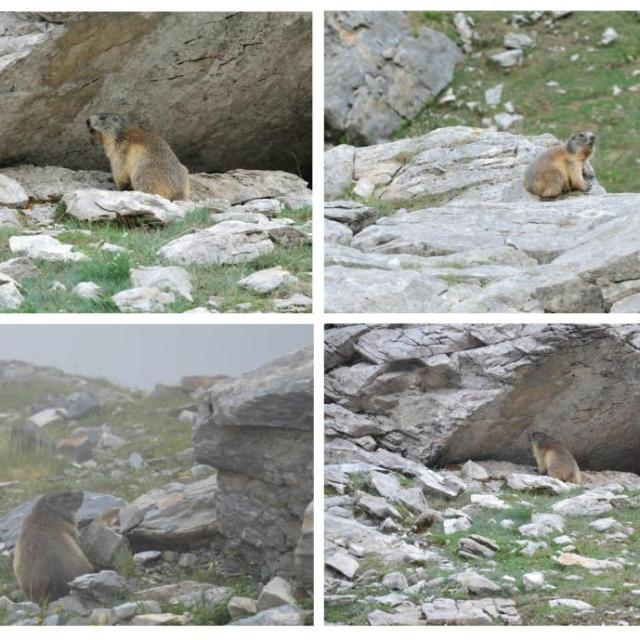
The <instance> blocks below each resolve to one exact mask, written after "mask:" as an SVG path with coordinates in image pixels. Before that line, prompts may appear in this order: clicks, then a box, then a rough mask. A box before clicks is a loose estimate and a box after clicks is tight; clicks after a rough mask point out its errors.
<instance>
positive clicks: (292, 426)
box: [195, 349, 313, 578]
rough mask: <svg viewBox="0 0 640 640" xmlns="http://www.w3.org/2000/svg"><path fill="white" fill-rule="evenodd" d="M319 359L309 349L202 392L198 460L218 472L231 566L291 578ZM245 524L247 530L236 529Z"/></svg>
mask: <svg viewBox="0 0 640 640" xmlns="http://www.w3.org/2000/svg"><path fill="white" fill-rule="evenodd" d="M312 365H313V361H312V350H311V349H304V350H301V351H298V352H296V353H293V354H290V355H288V356H285V357H284V358H281V359H279V360H276V361H273V362H271V363H268V364H266V365H264V366H263V367H261V368H259V369H256V370H255V371H252V372H249V373H246V374H244V375H242V376H239V377H237V378H228V379H225V380H221V381H220V382H219V383H218V384H216V385H215V386H213V387H212V388H211V389H210V391H208V392H207V394H206V395H205V397H204V398H203V404H204V405H205V406H207V407H209V409H208V410H207V411H206V412H205V413H204V414H203V415H202V416H201V418H200V420H199V421H198V423H197V424H196V428H195V459H196V461H197V462H199V463H203V464H208V465H211V466H213V467H215V468H216V469H217V470H218V475H217V479H218V480H217V481H218V490H217V496H216V505H215V511H216V518H217V519H216V522H217V524H218V525H219V527H220V533H221V534H222V536H223V538H224V542H223V546H222V549H223V551H222V556H223V557H225V558H226V562H227V563H228V565H227V570H229V571H230V572H231V571H239V570H241V568H245V569H246V567H247V566H252V567H261V568H262V570H263V572H264V573H263V575H265V576H267V577H273V576H274V575H279V576H281V577H284V578H290V577H291V576H292V575H293V573H294V571H295V567H294V565H295V558H294V552H295V548H296V545H297V543H298V540H299V538H300V533H301V525H302V522H303V516H304V513H305V510H306V509H307V507H308V504H309V502H310V501H311V497H312V477H313V474H312V471H311V470H312V465H313V438H312V431H313V366H312ZM240 530H242V531H243V532H244V533H243V535H242V536H238V535H237V532H238V531H240Z"/></svg>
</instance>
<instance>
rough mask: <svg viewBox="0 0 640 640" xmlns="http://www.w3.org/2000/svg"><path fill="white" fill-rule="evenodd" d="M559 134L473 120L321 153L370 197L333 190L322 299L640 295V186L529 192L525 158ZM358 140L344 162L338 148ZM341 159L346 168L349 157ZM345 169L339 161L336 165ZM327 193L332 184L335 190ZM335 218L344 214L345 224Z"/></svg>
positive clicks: (579, 308) (441, 304) (549, 299)
mask: <svg viewBox="0 0 640 640" xmlns="http://www.w3.org/2000/svg"><path fill="white" fill-rule="evenodd" d="M555 142H557V141H556V140H555V139H554V138H552V137H551V136H548V135H544V136H537V137H534V138H525V137H522V136H516V135H513V134H509V133H504V132H492V131H489V130H483V129H472V128H468V127H451V128H445V129H438V130H436V131H433V132H432V133H429V134H427V135H425V136H422V137H420V138H414V139H408V140H401V141H398V142H393V143H389V144H384V145H378V146H376V147H367V148H363V149H355V148H352V147H344V146H341V147H336V148H335V149H333V150H331V151H329V152H328V153H327V154H326V161H327V166H333V169H332V171H331V172H328V173H327V177H328V179H329V180H330V182H331V183H332V182H334V181H335V184H337V185H339V186H340V188H342V189H343V190H344V185H345V184H346V185H348V186H350V187H352V188H353V191H354V193H356V194H357V195H360V196H361V197H363V198H368V200H367V202H369V203H372V202H373V203H375V200H379V201H380V203H381V205H384V207H386V208H387V210H388V209H389V208H391V210H392V211H393V212H394V213H392V214H391V215H380V213H379V212H378V211H377V210H376V209H374V208H372V207H371V206H365V205H362V204H361V203H357V202H351V201H344V200H343V201H334V202H329V203H327V206H326V212H325V215H326V217H327V218H328V219H329V220H330V223H329V224H330V226H329V227H328V229H329V230H328V231H327V232H326V234H327V235H326V237H327V238H328V240H327V242H326V246H325V262H326V277H325V309H326V311H328V312H366V311H369V312H390V311H394V312H436V313H437V312H471V313H474V312H476V313H480V312H507V313H508V312H609V311H610V312H624V311H627V312H630V311H635V310H637V309H638V308H640V268H638V266H637V265H638V261H637V256H638V253H639V252H640V244H638V242H637V241H636V240H635V238H637V237H638V234H635V233H634V232H633V229H634V228H635V225H636V224H637V219H636V216H635V211H636V210H637V208H638V206H639V205H640V196H639V195H638V194H633V193H628V194H625V193H616V194H606V193H605V192H604V189H603V188H602V187H601V186H600V185H599V184H598V183H597V182H594V184H593V185H592V187H591V189H590V191H589V192H588V193H586V194H576V193H574V194H571V195H570V196H568V197H564V198H561V199H558V200H554V201H548V202H542V201H540V200H539V199H538V198H536V197H535V196H533V195H531V194H529V193H527V192H526V191H525V190H524V188H523V186H522V175H523V172H524V169H525V167H526V166H527V164H528V163H529V162H530V160H531V159H532V158H533V157H534V156H535V155H536V154H537V153H538V152H539V151H540V150H542V149H544V148H546V147H548V146H550V145H552V144H554V143H555ZM347 151H349V152H350V153H352V155H353V162H352V163H351V164H350V165H349V166H347V165H346V164H344V165H339V164H335V163H333V162H332V154H336V155H337V154H342V155H344V154H345V153H346V152H347ZM341 167H342V168H341ZM337 172H341V173H340V175H337ZM327 186H328V187H329V191H328V193H329V196H330V197H331V196H338V195H339V194H337V193H336V192H335V190H334V191H333V192H332V191H331V187H330V185H327ZM337 225H341V226H337Z"/></svg>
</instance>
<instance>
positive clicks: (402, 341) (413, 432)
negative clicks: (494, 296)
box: [325, 324, 640, 473]
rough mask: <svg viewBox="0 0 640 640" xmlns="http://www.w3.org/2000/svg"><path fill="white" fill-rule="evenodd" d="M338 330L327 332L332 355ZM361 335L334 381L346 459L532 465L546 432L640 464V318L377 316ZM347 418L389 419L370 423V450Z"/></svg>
mask: <svg viewBox="0 0 640 640" xmlns="http://www.w3.org/2000/svg"><path fill="white" fill-rule="evenodd" d="M336 332H339V333H343V329H342V328H335V329H330V330H328V331H327V332H326V341H327V349H328V352H329V353H333V352H334V346H333V345H334V344H335V343H336V337H335V336H334V333H336ZM349 340H350V344H351V350H350V355H347V357H346V358H344V359H341V360H340V361H335V360H334V362H335V364H334V366H332V368H331V369H330V371H328V373H327V375H326V381H325V388H326V396H327V402H328V403H329V406H328V414H329V415H330V416H334V417H335V419H333V420H332V421H330V425H332V426H331V430H330V431H327V435H328V436H329V437H330V438H331V439H333V440H334V441H335V443H336V447H335V452H336V453H335V455H334V458H336V456H338V454H339V451H340V450H343V451H345V453H346V456H347V460H348V461H354V460H358V461H364V462H369V463H374V464H375V463H377V462H380V461H381V460H382V458H381V455H382V453H381V452H384V456H385V459H387V458H389V453H388V452H392V453H394V454H401V455H403V456H406V457H407V458H409V459H411V460H414V461H419V462H421V463H422V464H427V465H444V464H447V463H463V462H465V461H467V460H479V459H483V458H484V459H496V460H504V461H511V462H515V463H519V464H527V463H528V464H531V463H532V462H533V457H532V454H531V448H530V444H529V442H528V433H529V432H530V431H531V430H538V431H544V432H546V433H549V434H550V435H552V436H555V437H557V438H558V439H560V440H561V441H562V442H564V443H565V444H566V445H567V446H568V447H569V449H570V450H571V451H572V453H573V454H574V455H575V457H576V460H577V461H578V464H579V465H580V467H581V468H582V469H586V470H589V471H591V470H604V469H607V470H617V471H631V472H634V473H637V472H638V471H640V463H639V462H638V459H637V456H636V455H635V453H634V452H636V451H637V450H638V447H640V432H639V431H638V429H636V427H635V417H634V416H635V413H636V411H637V402H636V393H635V387H634V385H635V380H637V377H638V375H640V332H639V331H638V327H637V326H633V325H614V326H602V325H569V324H562V325H561V324H555V325H554V324H551V325H535V324H529V325H498V326H495V325H406V326H386V325H376V326H370V327H368V329H366V330H363V328H362V326H361V327H360V330H359V332H358V333H356V334H352V335H351V336H350V338H349ZM594 389H596V390H597V393H594ZM336 405H337V407H339V411H336V408H335V407H336ZM338 416H339V417H340V423H341V424H344V425H356V424H361V425H363V426H366V425H367V424H368V425H369V427H370V429H374V428H376V427H378V428H377V430H376V431H372V430H370V431H369V433H375V437H376V441H377V444H378V445H379V447H380V448H379V449H378V451H377V452H375V453H369V452H367V451H365V450H364V449H361V448H360V445H359V441H360V439H361V438H362V433H364V432H363V431H362V430H357V431H350V430H349V429H347V428H341V427H340V424H338V423H337V417H338ZM347 418H349V420H348V421H347ZM382 425H387V427H386V428H385V429H380V428H379V427H380V426H382ZM338 429H341V430H340V431H338ZM611 442H617V443H619V446H616V447H612V446H610V443H611ZM347 444H348V445H349V446H347ZM332 450H333V448H332Z"/></svg>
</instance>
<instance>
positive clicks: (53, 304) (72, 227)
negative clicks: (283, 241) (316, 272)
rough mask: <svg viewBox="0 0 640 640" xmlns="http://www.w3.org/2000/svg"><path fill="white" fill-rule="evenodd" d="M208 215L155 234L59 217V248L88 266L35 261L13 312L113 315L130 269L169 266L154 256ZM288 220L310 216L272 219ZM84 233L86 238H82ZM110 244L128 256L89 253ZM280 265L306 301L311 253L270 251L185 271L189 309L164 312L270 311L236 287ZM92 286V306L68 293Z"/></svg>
mask: <svg viewBox="0 0 640 640" xmlns="http://www.w3.org/2000/svg"><path fill="white" fill-rule="evenodd" d="M209 217H210V211H208V210H206V209H196V210H194V211H192V212H190V213H189V214H188V215H187V216H186V217H185V218H184V219H183V220H180V221H177V222H173V223H171V224H169V225H167V226H166V227H164V228H161V229H148V228H144V227H132V228H129V229H126V228H123V227H122V226H120V225H117V224H113V223H98V224H90V223H80V222H77V221H75V220H73V219H71V218H69V217H66V216H64V214H63V213H61V218H63V220H64V224H65V226H66V227H67V230H66V231H65V232H64V233H62V234H61V235H59V236H57V238H58V240H60V241H61V242H66V243H70V244H73V245H74V246H75V247H76V248H77V250H79V251H82V252H83V253H86V254H87V255H88V256H89V260H86V261H83V262H75V263H70V264H64V263H52V262H46V261H44V260H37V261H35V263H36V264H37V266H38V267H39V269H40V271H41V274H40V275H39V276H38V277H36V278H24V279H23V281H22V285H23V288H24V296H25V302H24V303H23V305H22V306H21V307H20V309H18V310H17V311H18V312H23V313H35V312H38V313H61V312H64V313H87V312H104V313H111V312H118V308H117V307H116V306H115V304H114V303H113V302H112V300H111V296H112V295H113V294H114V293H117V292H118V291H121V290H123V289H128V288H130V287H132V286H133V285H132V284H131V282H130V280H129V271H130V269H132V268H134V267H137V266H152V265H163V264H164V265H167V266H168V265H169V263H167V262H165V261H162V260H160V259H159V258H158V257H157V256H156V252H157V250H158V249H159V248H160V247H162V246H163V245H164V244H166V243H167V242H169V241H171V240H173V239H174V238H177V237H180V236H182V235H185V234H187V233H190V232H192V231H196V230H198V229H204V228H207V227H210V226H211V222H209ZM278 217H282V218H293V219H295V220H296V221H297V222H305V221H307V220H310V219H311V211H310V210H309V209H302V210H299V211H291V210H289V209H285V210H283V212H282V213H281V214H280V215H279V216H278ZM87 232H89V233H87ZM13 235H16V231H15V229H7V228H0V261H3V260H7V259H9V258H12V257H14V256H13V254H12V253H11V251H10V250H9V248H8V245H9V238H10V237H11V236H13ZM98 242H110V243H112V244H117V245H120V246H122V247H124V248H125V249H129V250H130V253H116V254H114V253H109V252H106V251H101V250H99V249H95V248H91V246H90V245H91V244H96V243H98ZM277 265H280V266H282V267H284V268H285V269H287V270H289V271H290V272H291V273H292V274H293V275H294V276H297V277H298V278H299V279H300V283H299V284H298V286H297V289H299V290H301V291H302V292H303V293H305V294H307V295H309V296H310V295H311V277H310V273H311V247H310V246H303V247H290V248H280V247H278V248H276V250H275V251H274V252H273V253H271V254H269V255H267V256H263V257H262V258H259V259H257V260H253V261H252V262H248V263H245V264H241V265H228V266H221V267H218V266H202V265H192V266H187V267H185V268H186V270H187V271H188V272H189V274H190V276H191V279H192V282H193V286H194V291H195V293H194V301H193V303H189V302H187V301H186V300H183V299H182V298H180V297H177V299H176V302H175V303H173V304H172V305H169V306H168V308H167V311H169V312H182V311H186V310H187V309H191V308H194V307H197V306H206V303H207V300H208V299H209V298H211V297H216V298H218V299H219V311H228V310H230V309H231V308H232V307H234V306H235V305H237V304H240V303H245V302H250V303H251V305H252V309H251V311H270V310H271V306H272V305H271V301H272V299H273V297H270V296H262V295H259V294H256V293H251V292H249V291H245V290H243V289H241V288H240V287H238V284H237V283H238V281H239V280H240V279H242V278H244V277H245V276H248V275H250V274H251V273H253V272H255V271H257V270H259V269H266V268H269V267H274V266H277ZM56 281H58V282H61V283H62V284H64V285H65V286H66V289H67V290H66V291H63V292H60V291H55V290H53V291H52V285H53V284H54V283H55V282H56ZM86 281H92V282H95V283H97V284H99V285H100V286H101V287H102V291H103V295H102V296H101V297H100V298H99V299H98V300H95V301H88V300H83V299H82V298H80V297H79V296H76V295H75V294H73V293H71V290H72V289H73V287H74V286H75V285H76V284H77V283H79V282H86ZM287 295H289V292H287V291H286V290H281V291H278V293H277V295H276V296H275V297H286V296H287Z"/></svg>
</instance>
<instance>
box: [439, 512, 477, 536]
mask: <svg viewBox="0 0 640 640" xmlns="http://www.w3.org/2000/svg"><path fill="white" fill-rule="evenodd" d="M442 526H443V528H444V533H445V535H447V536H450V535H451V534H453V533H457V532H458V531H467V530H468V529H471V527H472V526H473V525H472V523H471V520H470V519H469V518H468V517H467V516H464V517H461V518H445V519H444V520H443V522H442Z"/></svg>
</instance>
